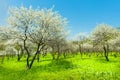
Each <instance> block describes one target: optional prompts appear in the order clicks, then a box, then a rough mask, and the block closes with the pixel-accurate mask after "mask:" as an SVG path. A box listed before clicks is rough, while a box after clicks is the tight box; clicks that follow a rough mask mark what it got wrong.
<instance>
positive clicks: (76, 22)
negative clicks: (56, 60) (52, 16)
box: [0, 0, 120, 38]
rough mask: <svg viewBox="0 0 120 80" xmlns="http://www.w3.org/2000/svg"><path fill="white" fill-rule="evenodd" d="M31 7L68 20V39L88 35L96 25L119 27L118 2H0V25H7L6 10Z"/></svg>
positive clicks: (90, 0)
mask: <svg viewBox="0 0 120 80" xmlns="http://www.w3.org/2000/svg"><path fill="white" fill-rule="evenodd" d="M21 5H23V6H25V7H29V6H32V7H33V8H34V9H36V8H38V7H40V8H51V7H52V6H54V9H53V10H54V11H58V13H59V14H60V15H61V16H63V17H65V18H67V19H68V25H67V29H68V30H70V31H71V33H70V35H69V36H70V37H71V38H72V37H73V36H74V35H76V34H78V33H88V34H90V32H91V31H92V30H93V29H94V28H95V27H96V25H97V24H101V23H106V24H109V25H111V26H113V27H119V26H120V0H0V25H6V24H7V17H8V8H10V7H15V6H17V7H20V6H21Z"/></svg>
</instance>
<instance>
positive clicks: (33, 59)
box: [29, 43, 45, 69]
mask: <svg viewBox="0 0 120 80" xmlns="http://www.w3.org/2000/svg"><path fill="white" fill-rule="evenodd" d="M40 45H41V44H40V43H39V44H38V47H37V51H36V53H35V55H34V57H33V58H32V61H31V63H30V66H29V69H31V67H32V65H33V62H34V61H35V58H36V55H37V54H38V53H40V52H41V50H42V49H43V47H44V46H45V45H44V44H43V45H42V47H41V49H40V50H39V48H40Z"/></svg>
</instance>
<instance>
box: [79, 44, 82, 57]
mask: <svg viewBox="0 0 120 80" xmlns="http://www.w3.org/2000/svg"><path fill="white" fill-rule="evenodd" d="M79 52H80V56H81V59H82V49H81V45H79Z"/></svg>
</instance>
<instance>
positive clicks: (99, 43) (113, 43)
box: [0, 6, 120, 69]
mask: <svg viewBox="0 0 120 80" xmlns="http://www.w3.org/2000/svg"><path fill="white" fill-rule="evenodd" d="M66 25H67V20H66V19H65V18H63V17H62V16H61V15H59V14H58V13H57V12H55V11H53V10H52V8H51V9H35V10H34V9H33V8H32V7H30V8H25V7H23V6H22V7H20V8H17V7H16V8H12V9H10V10H9V17H8V26H7V27H3V26H2V27H0V54H1V56H2V57H3V56H5V55H6V56H8V57H9V56H14V55H17V56H18V61H19V60H20V59H21V57H22V56H23V55H26V64H27V65H26V68H27V69H30V68H31V67H32V64H33V62H34V60H35V59H37V61H38V62H39V57H40V55H43V56H45V55H46V54H47V53H48V52H49V53H50V54H51V56H52V59H53V60H54V59H57V60H58V59H59V58H60V55H63V56H64V58H66V56H67V55H70V54H77V53H78V52H79V53H80V56H81V58H82V55H83V53H85V54H86V55H89V56H91V54H92V53H96V55H97V56H98V55H99V54H103V53H104V56H105V58H106V60H107V61H109V58H108V53H109V52H119V50H120V49H119V48H120V46H119V44H120V36H119V34H120V32H119V31H118V30H117V29H115V28H112V27H111V26H110V25H107V24H99V25H97V27H96V28H95V29H94V30H93V32H92V33H91V34H90V35H89V36H86V35H83V34H79V35H78V36H77V39H74V40H69V41H68V40H67V39H66V37H67V34H68V33H67V30H66V28H65V27H66ZM56 55H57V57H56ZM30 57H31V58H32V60H30ZM2 59H4V58H2ZM2 61H3V60H2Z"/></svg>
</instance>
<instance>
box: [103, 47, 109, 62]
mask: <svg viewBox="0 0 120 80" xmlns="http://www.w3.org/2000/svg"><path fill="white" fill-rule="evenodd" d="M103 49H104V56H105V58H106V60H107V61H109V58H108V51H107V50H108V47H107V48H106V47H105V46H103Z"/></svg>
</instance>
